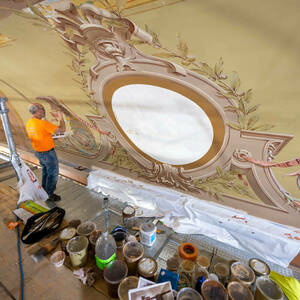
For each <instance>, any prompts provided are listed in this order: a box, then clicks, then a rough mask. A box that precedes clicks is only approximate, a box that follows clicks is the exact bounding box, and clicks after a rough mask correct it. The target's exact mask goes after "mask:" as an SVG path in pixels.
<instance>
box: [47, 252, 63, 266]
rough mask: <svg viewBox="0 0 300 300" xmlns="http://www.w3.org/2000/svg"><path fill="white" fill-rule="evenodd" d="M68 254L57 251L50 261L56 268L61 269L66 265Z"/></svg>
mask: <svg viewBox="0 0 300 300" xmlns="http://www.w3.org/2000/svg"><path fill="white" fill-rule="evenodd" d="M65 258H66V254H65V252H64V251H56V252H54V253H53V254H52V255H51V256H50V261H51V262H52V263H53V264H54V266H55V267H57V268H58V267H61V266H62V265H63V264H64V261H65Z"/></svg>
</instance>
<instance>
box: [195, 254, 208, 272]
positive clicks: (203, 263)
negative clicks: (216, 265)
mask: <svg viewBox="0 0 300 300" xmlns="http://www.w3.org/2000/svg"><path fill="white" fill-rule="evenodd" d="M196 264H197V265H198V266H199V267H202V268H205V269H208V268H209V266H210V259H209V258H208V257H206V256H205V255H199V256H197V258H196Z"/></svg>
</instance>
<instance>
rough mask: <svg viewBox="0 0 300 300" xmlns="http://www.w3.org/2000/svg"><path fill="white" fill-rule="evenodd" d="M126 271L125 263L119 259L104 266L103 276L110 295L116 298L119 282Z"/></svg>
mask: <svg viewBox="0 0 300 300" xmlns="http://www.w3.org/2000/svg"><path fill="white" fill-rule="evenodd" d="M127 273H128V268H127V265H126V263H125V262H124V261H121V260H114V261H112V262H110V263H109V264H108V265H107V266H106V267H105V269H104V271H103V277H104V280H105V282H106V285H107V291H108V294H109V296H110V297H112V298H118V287H119V284H120V282H121V281H122V280H123V279H124V278H125V277H126V276H127Z"/></svg>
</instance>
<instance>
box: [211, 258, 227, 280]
mask: <svg viewBox="0 0 300 300" xmlns="http://www.w3.org/2000/svg"><path fill="white" fill-rule="evenodd" d="M214 271H215V273H216V275H217V276H218V278H219V280H220V281H221V282H222V283H225V282H226V280H227V279H228V275H229V267H228V266H227V265H226V264H224V263H217V264H215V265H214Z"/></svg>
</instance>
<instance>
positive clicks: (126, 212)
mask: <svg viewBox="0 0 300 300" xmlns="http://www.w3.org/2000/svg"><path fill="white" fill-rule="evenodd" d="M122 213H123V216H124V217H127V218H128V217H133V216H134V215H135V209H134V207H133V206H131V205H127V206H125V207H124V208H123V211H122Z"/></svg>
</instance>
